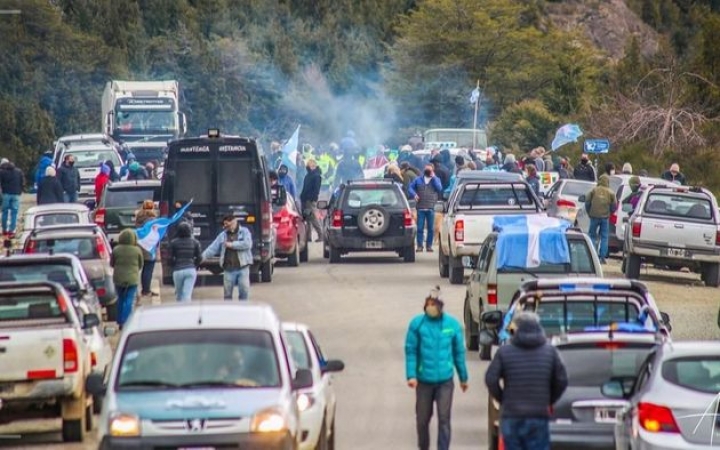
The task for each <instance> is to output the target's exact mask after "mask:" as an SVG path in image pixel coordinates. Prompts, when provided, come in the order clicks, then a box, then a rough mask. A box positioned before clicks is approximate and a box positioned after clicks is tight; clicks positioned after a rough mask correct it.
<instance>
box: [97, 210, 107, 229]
mask: <svg viewBox="0 0 720 450" xmlns="http://www.w3.org/2000/svg"><path fill="white" fill-rule="evenodd" d="M95 223H96V224H98V225H100V226H101V227H104V226H105V208H99V209H98V210H97V211H96V212H95Z"/></svg>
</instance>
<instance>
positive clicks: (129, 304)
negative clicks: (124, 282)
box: [115, 285, 137, 326]
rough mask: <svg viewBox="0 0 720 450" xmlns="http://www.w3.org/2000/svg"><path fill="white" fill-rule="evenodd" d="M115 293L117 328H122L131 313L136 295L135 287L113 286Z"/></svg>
mask: <svg viewBox="0 0 720 450" xmlns="http://www.w3.org/2000/svg"><path fill="white" fill-rule="evenodd" d="M115 292H117V309H118V314H117V323H118V325H119V326H123V325H124V324H125V322H127V320H128V318H129V317H130V314H131V313H132V310H133V304H134V303H135V295H136V294H137V285H133V286H118V285H115Z"/></svg>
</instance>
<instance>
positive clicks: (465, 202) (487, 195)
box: [456, 183, 535, 210]
mask: <svg viewBox="0 0 720 450" xmlns="http://www.w3.org/2000/svg"><path fill="white" fill-rule="evenodd" d="M534 207H535V202H534V201H533V197H532V194H531V193H530V190H529V188H528V187H527V186H526V185H525V184H521V183H517V184H469V183H468V184H466V185H465V186H464V189H463V192H462V195H461V196H460V198H459V199H458V201H457V202H456V209H458V210H462V209H511V210H522V209H531V208H534Z"/></svg>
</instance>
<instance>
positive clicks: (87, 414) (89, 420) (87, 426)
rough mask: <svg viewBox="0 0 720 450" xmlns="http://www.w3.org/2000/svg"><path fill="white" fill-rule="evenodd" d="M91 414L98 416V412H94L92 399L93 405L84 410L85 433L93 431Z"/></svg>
mask: <svg viewBox="0 0 720 450" xmlns="http://www.w3.org/2000/svg"><path fill="white" fill-rule="evenodd" d="M93 414H100V411H98V412H97V413H96V412H95V398H94V397H93V404H92V405H91V406H88V407H87V408H85V431H87V432H88V433H89V432H91V431H92V429H93Z"/></svg>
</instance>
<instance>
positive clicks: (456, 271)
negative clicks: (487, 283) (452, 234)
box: [448, 256, 465, 284]
mask: <svg viewBox="0 0 720 450" xmlns="http://www.w3.org/2000/svg"><path fill="white" fill-rule="evenodd" d="M448 259H449V263H450V264H449V266H450V273H449V276H450V284H463V281H464V277H465V268H464V267H463V265H462V260H461V259H460V258H453V257H452V256H449V257H448Z"/></svg>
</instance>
